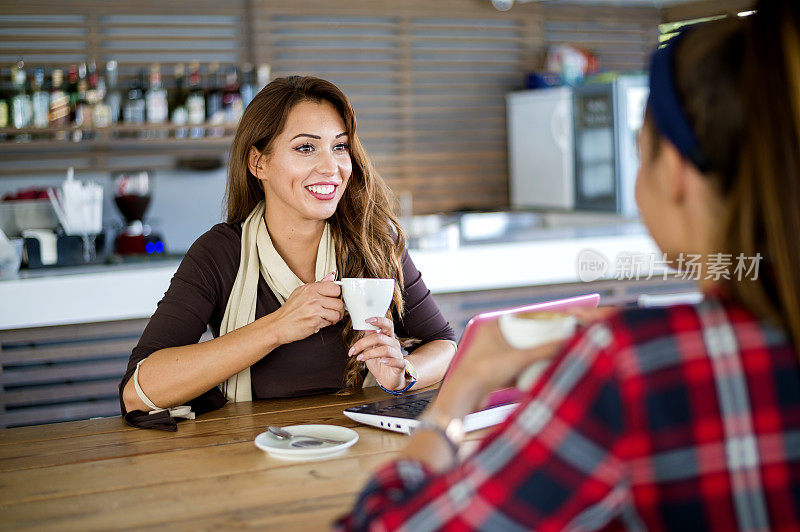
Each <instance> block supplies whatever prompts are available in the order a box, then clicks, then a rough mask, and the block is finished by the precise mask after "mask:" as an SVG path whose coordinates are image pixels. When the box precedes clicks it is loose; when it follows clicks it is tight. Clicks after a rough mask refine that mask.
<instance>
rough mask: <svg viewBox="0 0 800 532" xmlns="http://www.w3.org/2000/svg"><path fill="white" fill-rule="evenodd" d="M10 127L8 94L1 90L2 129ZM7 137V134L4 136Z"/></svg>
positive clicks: (0, 122)
mask: <svg viewBox="0 0 800 532" xmlns="http://www.w3.org/2000/svg"><path fill="white" fill-rule="evenodd" d="M6 127H8V100H7V99H6V94H5V93H4V92H2V91H1V90H0V129H2V128H6ZM2 138H3V139H5V135H3V137H2Z"/></svg>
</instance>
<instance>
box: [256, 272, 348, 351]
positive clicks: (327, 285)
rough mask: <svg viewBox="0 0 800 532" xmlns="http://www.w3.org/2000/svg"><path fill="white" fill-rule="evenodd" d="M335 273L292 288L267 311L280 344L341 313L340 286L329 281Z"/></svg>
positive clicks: (333, 320) (314, 330)
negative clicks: (288, 293) (282, 302)
mask: <svg viewBox="0 0 800 532" xmlns="http://www.w3.org/2000/svg"><path fill="white" fill-rule="evenodd" d="M335 275H336V274H335V273H329V274H328V275H326V276H325V277H324V278H323V279H321V280H320V281H317V282H315V283H307V284H304V285H303V286H300V287H298V288H296V289H295V290H294V291H293V292H292V294H291V295H290V296H289V299H287V300H286V303H284V304H283V305H282V306H281V307H280V308H279V309H278V310H276V311H275V312H273V313H272V314H270V316H272V318H273V320H274V323H275V325H276V327H275V329H276V332H277V335H278V339H279V341H280V343H282V344H288V343H290V342H295V341H297V340H302V339H304V338H308V337H309V336H311V335H312V334H315V333H317V332H319V330H320V329H322V328H324V327H327V326H329V325H333V324H334V323H337V322H338V321H339V320H341V319H342V318H343V317H344V302H343V301H342V300H341V299H340V297H339V296H340V295H341V293H342V289H341V288H340V287H339V286H338V285H337V284H335V283H334V282H333V280H334V278H335Z"/></svg>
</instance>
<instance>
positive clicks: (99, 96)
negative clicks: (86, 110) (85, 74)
mask: <svg viewBox="0 0 800 532" xmlns="http://www.w3.org/2000/svg"><path fill="white" fill-rule="evenodd" d="M93 99H94V105H93V106H92V120H93V122H94V126H95V127H108V126H110V125H111V123H112V122H111V106H110V105H108V101H107V99H106V81H105V80H104V79H103V78H102V77H101V76H99V75H98V76H97V88H96V89H95V94H94V98H93Z"/></svg>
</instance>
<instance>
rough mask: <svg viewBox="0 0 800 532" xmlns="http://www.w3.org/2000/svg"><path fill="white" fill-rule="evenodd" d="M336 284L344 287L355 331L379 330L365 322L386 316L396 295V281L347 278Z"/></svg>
mask: <svg viewBox="0 0 800 532" xmlns="http://www.w3.org/2000/svg"><path fill="white" fill-rule="evenodd" d="M334 282H335V283H336V284H338V285H339V286H341V287H342V299H343V300H344V307H345V309H346V310H347V312H348V313H349V314H350V319H351V320H352V321H353V329H354V330H356V331H377V330H379V328H378V327H375V326H374V325H370V324H368V323H367V322H366V321H365V320H366V319H368V318H375V317H383V316H385V315H386V311H388V310H389V305H390V304H391V302H392V296H393V295H394V279H371V278H358V277H346V278H344V279H342V280H341V281H334Z"/></svg>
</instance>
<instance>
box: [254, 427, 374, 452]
mask: <svg viewBox="0 0 800 532" xmlns="http://www.w3.org/2000/svg"><path fill="white" fill-rule="evenodd" d="M282 428H284V429H286V430H288V431H289V432H291V433H292V434H293V435H294V436H316V437H317V438H326V439H330V440H341V441H343V442H344V443H340V444H338V445H337V444H331V443H324V444H322V445H320V446H319V447H292V446H291V445H290V443H289V440H281V439H278V438H277V437H275V436H273V435H272V434H270V433H269V432H262V433H261V434H259V435H258V436H256V439H255V444H256V447H258V448H259V449H261V450H262V451H266V452H267V453H268V454H269V455H270V456H274V457H275V458H279V459H281V460H323V459H325V458H332V457H334V456H338V455H340V454H342V453H343V452H345V451H346V450H347V448H348V447H352V446H353V445H354V444H355V443H356V442H357V441H358V433H357V432H356V431H354V430H353V429H348V428H347V427H338V426H336V425H290V426H288V427H282Z"/></svg>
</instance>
